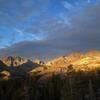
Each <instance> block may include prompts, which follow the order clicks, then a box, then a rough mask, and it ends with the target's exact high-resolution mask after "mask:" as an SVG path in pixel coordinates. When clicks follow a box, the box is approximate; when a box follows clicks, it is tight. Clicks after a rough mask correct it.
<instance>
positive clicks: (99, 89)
mask: <svg viewBox="0 0 100 100" xmlns="http://www.w3.org/2000/svg"><path fill="white" fill-rule="evenodd" d="M0 100H100V51H89V52H87V53H83V54H82V53H80V52H75V53H72V54H69V55H65V56H61V57H58V58H55V59H53V60H50V61H41V60H38V59H37V60H34V61H32V60H30V59H25V58H22V57H19V56H18V57H16V56H14V57H12V56H9V57H5V58H3V59H2V60H0Z"/></svg>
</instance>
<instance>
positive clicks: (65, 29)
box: [0, 0, 100, 59]
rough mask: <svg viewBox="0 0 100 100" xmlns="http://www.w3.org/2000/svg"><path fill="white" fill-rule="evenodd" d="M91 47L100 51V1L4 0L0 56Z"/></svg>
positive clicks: (44, 55)
mask: <svg viewBox="0 0 100 100" xmlns="http://www.w3.org/2000/svg"><path fill="white" fill-rule="evenodd" d="M91 49H92V50H94V49H95V50H100V0H0V57H4V56H10V55H12V56H23V57H26V58H38V59H52V58H54V57H57V56H60V55H65V54H67V53H70V52H74V51H82V52H84V51H87V50H91Z"/></svg>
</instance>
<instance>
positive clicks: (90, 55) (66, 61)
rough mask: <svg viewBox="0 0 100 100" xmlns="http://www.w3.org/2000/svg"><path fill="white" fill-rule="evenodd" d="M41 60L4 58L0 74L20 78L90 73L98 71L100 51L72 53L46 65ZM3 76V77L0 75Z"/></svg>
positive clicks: (0, 64) (0, 62)
mask: <svg viewBox="0 0 100 100" xmlns="http://www.w3.org/2000/svg"><path fill="white" fill-rule="evenodd" d="M44 62H45V61H41V60H34V61H32V60H30V59H26V58H23V57H19V56H18V57H16V56H15V57H13V56H9V57H5V58H3V59H2V60H0V74H1V78H2V76H6V77H8V76H7V75H8V74H7V73H9V77H22V76H26V75H34V74H35V73H38V74H44V76H45V75H50V74H53V73H67V72H68V70H69V69H73V70H75V71H76V72H77V71H82V72H85V73H86V72H91V71H94V72H95V70H96V69H98V70H99V69H100V51H89V52H87V53H80V52H74V53H71V54H69V55H64V56H60V57H58V58H55V59H53V60H50V61H48V62H46V63H44ZM2 74H3V75H2Z"/></svg>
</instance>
